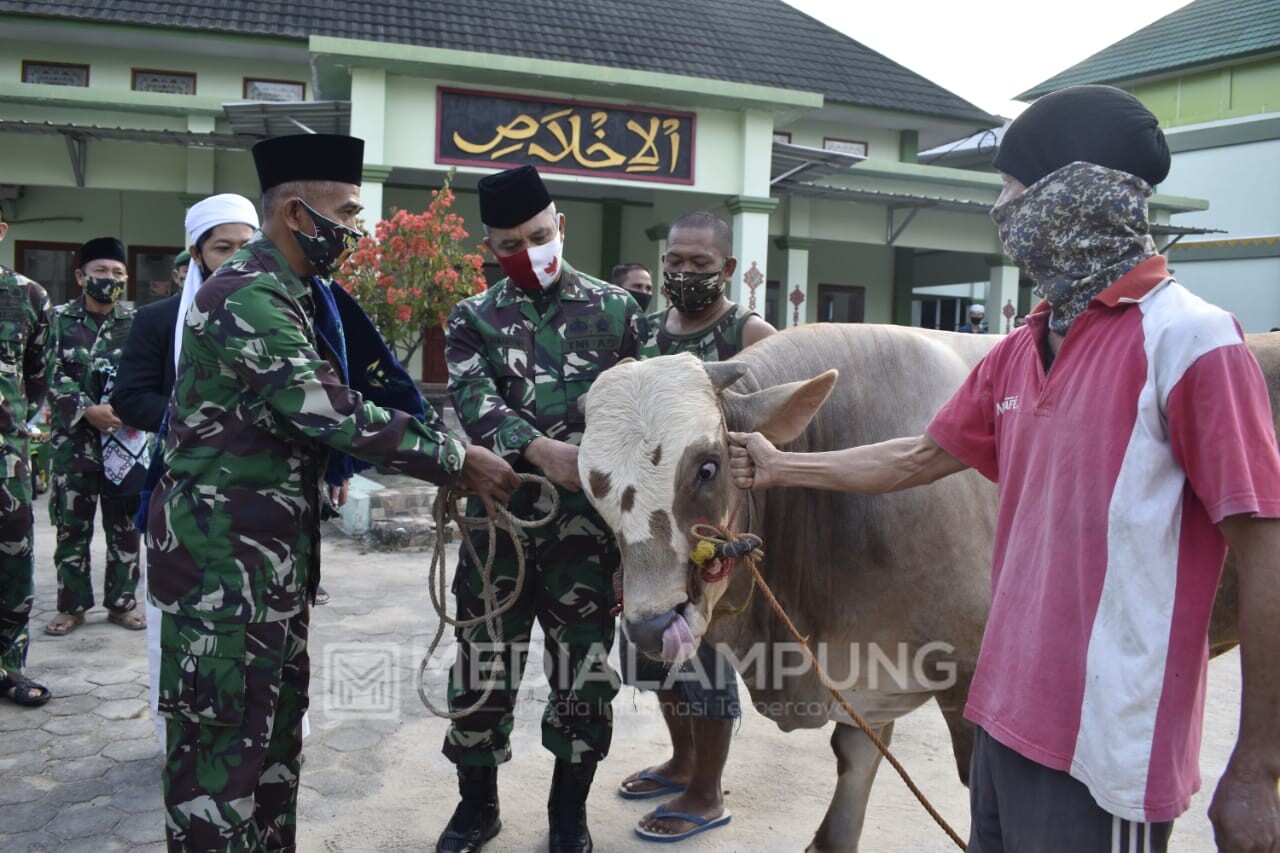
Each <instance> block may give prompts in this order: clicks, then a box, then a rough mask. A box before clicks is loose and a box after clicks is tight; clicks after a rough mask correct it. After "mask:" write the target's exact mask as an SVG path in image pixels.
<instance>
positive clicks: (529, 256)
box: [498, 233, 564, 293]
mask: <svg viewBox="0 0 1280 853" xmlns="http://www.w3.org/2000/svg"><path fill="white" fill-rule="evenodd" d="M563 254H564V243H563V242H562V241H561V239H560V235H559V234H558V233H557V234H556V236H554V237H552V238H551V239H550V240H548V241H547V242H546V243H543V244H542V245H541V246H533V247H532V248H529V249H523V250H521V251H520V252H517V253H516V254H514V255H508V256H507V257H505V258H504V257H499V258H498V265H499V266H501V267H502V271H503V272H504V273H506V274H507V276H508V277H510V279H511V280H512V281H514V282H515V283H516V285H517V286H518V287H519V288H520V289H521V290H523V291H525V292H526V293H541V292H542V291H544V290H546V289H547V288H548V287H550V286H551V285H553V284H555V283H556V282H557V281H559V280H560V265H561V263H562V261H561V255H563Z"/></svg>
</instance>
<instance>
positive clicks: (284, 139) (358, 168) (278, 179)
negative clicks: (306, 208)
mask: <svg viewBox="0 0 1280 853" xmlns="http://www.w3.org/2000/svg"><path fill="white" fill-rule="evenodd" d="M253 165H254V166H256V167H257V169H258V183H259V184H261V185H262V191H263V192H266V191H267V190H269V189H271V188H272V187H275V186H279V185H280V184H287V183H289V182H290V181H337V182H338V183H340V184H355V185H356V186H359V185H360V179H361V173H362V171H363V169H364V140H363V139H357V138H356V137H354V136H339V135H337V134H332V133H298V134H294V135H292V136H275V137H272V138H271V139H264V140H262V141H261V142H259V143H257V144H256V145H254V146H253Z"/></svg>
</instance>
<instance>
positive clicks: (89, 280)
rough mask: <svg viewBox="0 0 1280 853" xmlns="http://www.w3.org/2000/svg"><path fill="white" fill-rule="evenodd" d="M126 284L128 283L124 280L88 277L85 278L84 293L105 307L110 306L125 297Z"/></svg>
mask: <svg viewBox="0 0 1280 853" xmlns="http://www.w3.org/2000/svg"><path fill="white" fill-rule="evenodd" d="M125 284H126V282H125V280H124V279H122V278H110V277H104V278H98V277H96V276H91V275H86V276H85V277H84V292H85V293H86V294H87V295H89V296H91V297H93V298H94V299H96V300H97V301H99V302H101V303H102V304H103V305H110V304H111V303H113V302H115V301H116V300H118V299H119V298H120V297H121V296H124V287H125Z"/></svg>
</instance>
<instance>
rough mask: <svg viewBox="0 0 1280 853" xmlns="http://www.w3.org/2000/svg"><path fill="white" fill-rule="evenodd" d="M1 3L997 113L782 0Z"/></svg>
mask: <svg viewBox="0 0 1280 853" xmlns="http://www.w3.org/2000/svg"><path fill="white" fill-rule="evenodd" d="M5 12H8V13H16V14H22V15H32V16H40V17H74V18H90V19H96V20H102V21H110V22H114V23H121V24H134V25H151V26H163V27H171V28H179V29H203V30H215V31H223V32H235V33H245V34H254V35H274V36H285V37H298V38H303V37H306V36H308V35H323V36H336V37H340V38H351V39H360V40H366V41H379V42H396V43H403V44H414V45H422V46H426V47H438V48H450V49H455V50H466V51H474V52H478V53H498V54H508V55H515V56H525V57H532V58H535V59H553V60H563V61H568V62H582V63H587V64H592V65H605V66H612V67H618V68H634V69H637V70H643V71H658V72H666V73H671V74H679V75H686V76H692V77H706V78H712V79H719V80H728V81H733V82H739V83H754V84H757V85H763V86H775V87H778V88H782V89H793V90H801V91H807V92H820V93H822V94H823V95H824V96H826V98H827V99H828V100H830V101H833V102H836V103H843V104H854V105H859V106H868V107H880V108H884V109H889V110H899V111H905V112H912V113H922V114H925V115H930V116H938V117H942V118H948V119H954V120H960V121H966V122H973V123H975V124H982V125H994V124H997V123H998V121H997V120H996V119H995V118H994V117H992V116H990V115H989V114H987V113H986V112H984V111H983V110H981V109H979V108H978V107H976V106H974V105H973V104H971V103H969V102H968V101H965V100H964V99H962V98H960V97H958V96H957V95H954V94H952V93H951V92H948V91H947V90H945V89H943V88H942V87H940V86H938V85H936V84H934V83H932V82H930V81H929V80H926V79H925V78H923V77H921V76H920V75H919V74H916V73H915V72H913V71H910V70H908V69H906V68H904V67H902V66H901V65H898V64H897V63H896V62H893V61H892V60H890V59H888V58H886V57H884V56H881V55H880V54H878V53H876V52H875V51H873V50H871V49H870V48H867V47H864V46H863V45H861V44H859V43H858V42H856V41H854V40H853V39H850V38H848V37H847V36H845V35H842V34H841V33H839V32H837V31H835V30H833V29H831V28H830V27H828V26H826V25H825V24H822V23H819V22H818V21H816V20H814V19H813V18H810V17H809V16H808V15H805V14H804V13H802V12H800V11H798V10H796V9H793V8H792V7H790V6H788V5H786V4H785V3H783V2H782V0H496V2H493V1H492V0H491V2H488V3H484V2H479V0H345V2H343V0H219V2H216V3H215V2H173V0H0V13H5Z"/></svg>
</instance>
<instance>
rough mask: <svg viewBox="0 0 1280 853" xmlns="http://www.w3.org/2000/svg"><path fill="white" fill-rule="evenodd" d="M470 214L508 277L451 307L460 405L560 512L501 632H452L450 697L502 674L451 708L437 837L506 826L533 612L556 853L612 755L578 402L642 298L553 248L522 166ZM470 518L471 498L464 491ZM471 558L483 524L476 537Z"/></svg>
mask: <svg viewBox="0 0 1280 853" xmlns="http://www.w3.org/2000/svg"><path fill="white" fill-rule="evenodd" d="M479 192H480V217H481V220H482V221H483V222H484V225H485V234H486V237H485V243H486V244H487V245H488V246H489V248H490V250H491V251H492V252H493V254H494V256H495V257H496V258H497V259H498V261H499V263H500V264H501V266H502V269H503V271H504V272H505V273H506V274H507V278H504V279H503V280H502V281H500V282H498V283H497V284H496V285H494V286H493V287H492V288H491V289H490V290H488V291H486V292H485V293H482V294H479V295H477V296H474V297H471V298H470V299H467V300H465V301H464V302H462V303H461V304H460V305H459V306H458V307H457V308H456V309H454V312H453V314H452V316H450V318H449V323H448V326H447V330H446V349H445V355H446V359H447V361H448V363H449V388H450V392H451V394H452V396H453V402H454V407H455V408H456V409H457V412H458V417H459V418H460V419H461V421H462V424H463V426H464V427H465V428H466V430H467V433H468V435H470V436H471V439H472V441H473V442H475V443H476V444H479V445H481V446H484V447H491V448H493V449H494V450H495V451H496V452H497V453H499V454H501V455H502V456H504V457H506V458H508V459H510V460H512V462H513V463H514V464H515V466H516V470H518V471H524V472H532V473H538V474H542V475H544V476H546V477H547V479H549V480H550V481H551V482H552V483H553V484H554V486H553V488H555V489H556V491H557V492H558V494H559V498H560V510H559V513H558V515H557V517H556V518H555V519H553V520H552V521H551V523H550V524H548V525H546V526H545V527H541V528H537V529H533V530H528V531H526V532H525V533H523V534H521V540H522V544H523V546H524V549H525V554H526V557H527V560H528V565H527V568H526V575H525V580H524V585H523V587H522V588H521V590H520V596H519V600H518V602H517V603H516V604H515V606H514V607H512V608H511V609H510V610H508V611H507V612H506V613H505V614H503V615H502V616H501V617H500V618H501V630H502V637H501V642H500V643H495V640H496V639H497V638H493V637H490V636H489V634H488V632H487V630H486V629H485V626H484V625H483V624H477V625H475V626H472V627H469V628H464V629H460V630H459V631H458V641H459V644H458V657H457V659H456V661H455V663H454V670H453V674H452V677H451V679H450V687H449V703H450V708H451V709H453V710H455V711H457V710H460V709H465V708H468V707H470V706H472V705H473V704H475V703H476V702H477V701H478V700H479V699H480V698H481V695H482V692H483V691H482V688H483V686H484V683H485V682H486V681H487V680H488V674H489V673H490V672H491V667H493V666H494V665H501V666H502V667H504V668H505V678H504V679H503V680H502V681H501V682H500V683H499V684H498V685H497V686H496V687H495V688H494V689H493V691H492V693H490V694H489V696H488V697H487V699H486V700H485V701H484V702H483V704H481V705H480V707H479V708H478V709H477V710H476V711H475V712H474V713H471V714H468V715H466V716H463V717H462V718H460V719H457V720H455V721H454V722H453V723H452V725H451V726H450V728H449V731H448V734H447V735H446V737H445V742H444V754H445V755H446V756H447V757H448V758H449V760H450V761H452V762H454V763H455V764H456V765H457V766H458V781H459V789H460V792H461V796H462V802H461V803H460V804H459V806H458V808H457V810H456V811H455V812H454V814H453V817H452V819H451V820H450V821H449V824H448V826H447V827H446V828H445V830H444V832H443V834H442V835H441V836H440V838H439V840H438V842H437V847H436V849H437V850H439V851H447V852H448V853H456V851H464V850H476V849H479V847H480V846H481V845H483V844H484V842H485V841H487V840H488V839H490V838H492V837H493V836H494V835H496V834H497V832H498V830H499V829H500V828H501V821H500V820H499V814H498V796H497V765H499V764H501V763H503V762H505V761H507V760H508V759H510V757H511V745H510V735H511V728H512V722H513V705H514V702H515V697H516V693H517V692H518V690H519V684H520V677H521V674H522V672H523V669H524V663H525V654H524V653H523V651H522V650H521V649H522V647H523V646H524V644H527V643H528V641H529V637H530V633H531V631H532V628H533V621H534V619H535V618H536V619H537V620H538V621H539V623H540V624H541V625H542V629H543V632H544V634H545V635H546V650H547V659H548V677H549V680H550V682H551V699H550V702H549V703H548V705H547V709H546V713H545V715H544V719H543V728H542V742H543V745H544V746H545V747H546V748H547V749H548V750H550V751H551V752H552V753H553V754H554V755H555V756H556V767H555V773H554V776H553V778H552V786H551V797H550V801H549V803H548V813H549V814H548V816H549V820H550V826H551V839H550V841H551V844H550V846H551V849H552V850H553V851H584V850H590V849H591V836H590V834H589V833H588V831H587V825H586V799H587V794H588V792H589V790H590V786H591V781H592V778H593V776H594V774H595V769H596V765H597V763H598V762H599V761H600V759H602V758H604V756H605V755H606V754H607V753H608V751H609V743H610V738H611V735H612V724H613V723H612V709H611V705H610V703H611V702H612V700H613V697H614V695H615V694H616V693H617V689H618V685H617V681H616V676H615V674H614V673H613V671H612V670H611V669H610V668H609V666H608V664H607V662H606V660H605V658H606V656H607V655H608V652H609V648H610V647H611V646H612V641H613V625H614V621H613V616H612V615H611V614H610V612H609V611H610V609H611V607H612V605H613V592H612V583H611V579H612V576H613V573H614V571H615V570H616V569H617V567H618V561H619V555H618V550H617V545H616V543H615V542H614V540H613V536H612V534H611V533H610V532H609V529H608V527H607V526H606V525H605V524H604V522H603V521H602V520H601V519H600V517H599V516H598V515H596V513H595V511H594V510H593V509H591V507H590V505H589V504H588V503H587V501H586V498H585V497H584V496H583V495H582V494H581V487H580V484H579V482H578V465H577V456H578V444H579V442H580V441H581V439H582V431H583V427H584V422H583V416H582V414H581V412H580V411H579V410H578V398H579V397H580V396H582V395H583V394H585V393H586V391H587V389H588V387H589V386H590V385H591V382H592V381H593V380H594V379H595V378H596V377H597V376H598V375H599V374H600V373H601V371H604V370H606V369H608V368H610V367H612V366H613V365H614V364H616V363H617V362H618V361H620V360H621V359H622V358H624V357H628V356H630V357H638V356H639V355H640V349H641V345H642V338H643V322H642V315H641V314H640V311H639V307H638V306H637V305H636V303H635V301H634V300H633V299H631V297H630V296H629V295H627V293H626V292H625V291H623V290H622V289H621V288H617V287H613V286H612V285H609V284H606V283H604V282H602V281H599V280H597V279H593V278H590V277H589V276H586V275H583V274H582V273H579V272H577V271H576V270H574V269H573V268H572V267H570V266H569V265H568V264H567V263H564V262H563V259H562V257H561V251H562V239H563V234H564V217H563V216H562V215H557V213H556V210H555V206H554V205H553V204H552V202H551V197H550V195H549V194H548V193H547V190H546V188H545V187H544V186H543V184H542V181H541V179H540V178H539V177H538V173H537V171H536V170H535V169H534V168H533V167H531V166H525V167H521V168H519V169H512V170H509V171H506V172H502V173H499V174H497V175H490V176H487V177H485V178H483V179H482V180H481V181H480V184H479ZM548 508H549V500H548V499H547V498H544V497H539V496H538V494H537V493H536V492H535V491H534V490H532V489H527V490H525V491H523V492H521V493H520V494H518V495H517V496H516V497H515V498H514V499H513V500H512V504H511V509H512V510H513V511H514V512H515V513H516V514H517V515H518V516H521V517H525V518H532V517H536V516H541V515H543V514H545V513H546V512H547V510H548ZM467 512H468V515H471V516H478V515H480V514H481V513H482V509H481V507H480V506H479V505H478V504H477V503H476V502H475V501H472V502H471V503H470V505H469V506H468V508H467ZM471 536H472V542H473V544H474V545H475V548H476V550H477V552H479V553H480V554H481V555H483V554H484V553H485V551H486V550H487V547H488V545H487V536H486V535H485V534H483V533H482V532H475V533H472V534H471ZM493 574H494V577H495V578H496V587H497V598H498V600H499V601H503V600H505V599H506V598H507V597H509V596H510V595H511V593H512V591H513V589H514V586H515V579H516V574H517V568H516V558H515V555H514V552H513V546H512V544H511V542H510V540H509V539H507V538H506V537H499V545H498V552H497V555H496V558H495V560H494V567H493ZM454 593H455V595H456V596H457V606H458V614H459V615H460V616H461V617H463V618H474V617H477V616H480V615H481V614H482V613H483V611H484V607H485V605H484V598H483V594H484V590H483V587H482V583H481V578H480V570H479V567H478V566H476V565H475V563H474V561H473V559H472V558H471V557H470V555H469V554H468V552H467V550H466V549H465V548H464V549H463V553H462V557H461V559H460V561H459V565H458V571H457V575H456V577H455V580H454Z"/></svg>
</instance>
